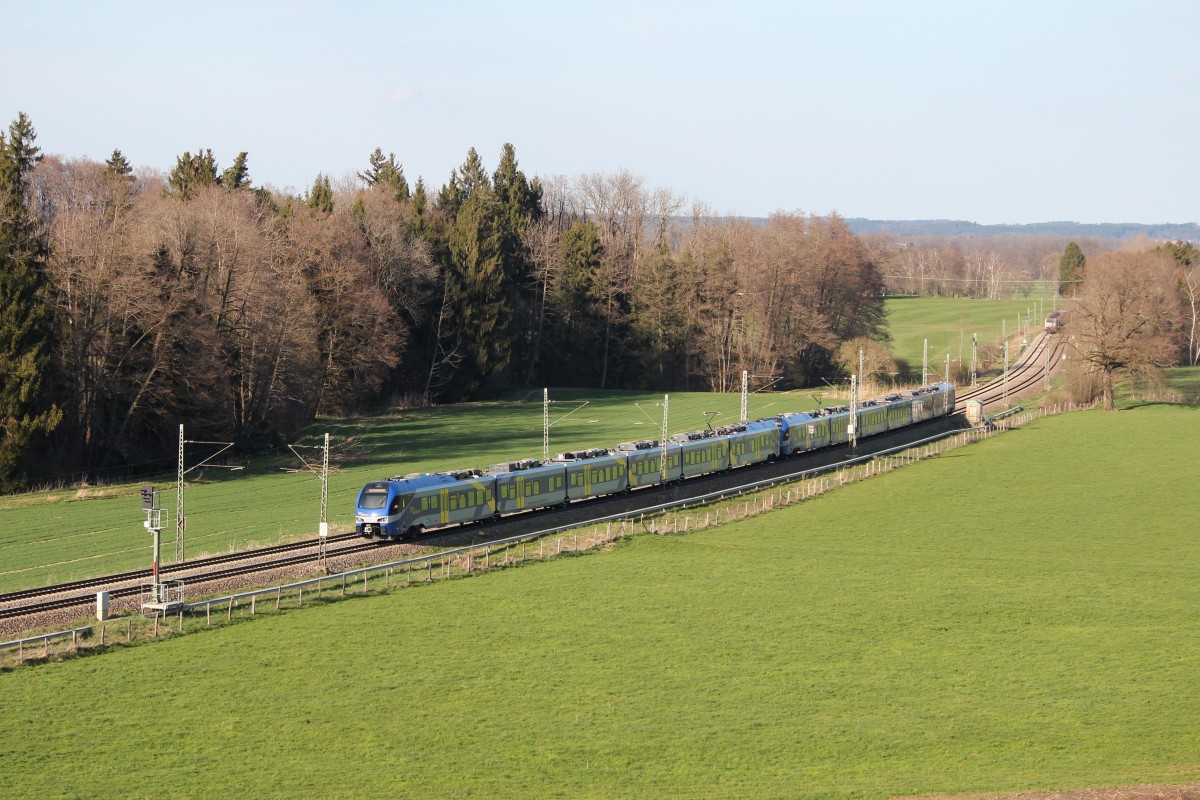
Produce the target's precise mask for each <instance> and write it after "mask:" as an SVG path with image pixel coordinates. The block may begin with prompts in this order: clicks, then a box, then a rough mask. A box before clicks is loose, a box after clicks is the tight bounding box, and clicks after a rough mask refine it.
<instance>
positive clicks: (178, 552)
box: [175, 423, 187, 563]
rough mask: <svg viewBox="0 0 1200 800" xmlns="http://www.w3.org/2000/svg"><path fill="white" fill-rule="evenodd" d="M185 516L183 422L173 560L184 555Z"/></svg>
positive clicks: (181, 425)
mask: <svg viewBox="0 0 1200 800" xmlns="http://www.w3.org/2000/svg"><path fill="white" fill-rule="evenodd" d="M186 531H187V518H186V517H185V516H184V515H183V424H182V423H181V424H180V425H179V470H178V472H177V474H176V476H175V561H176V563H179V562H182V561H183V560H184V557H185V556H186V551H185V547H184V540H183V539H184V535H185V533H186Z"/></svg>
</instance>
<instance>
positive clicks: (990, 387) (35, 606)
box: [0, 334, 1066, 619]
mask: <svg viewBox="0 0 1200 800" xmlns="http://www.w3.org/2000/svg"><path fill="white" fill-rule="evenodd" d="M1065 346H1066V345H1065V341H1064V339H1063V337H1060V336H1047V335H1045V334H1042V335H1040V336H1039V337H1038V338H1037V339H1035V340H1034V342H1033V344H1032V345H1031V346H1030V347H1029V348H1028V349H1027V350H1025V352H1024V353H1023V354H1022V355H1021V357H1020V358H1019V359H1018V360H1017V362H1016V363H1015V364H1014V365H1012V366H1011V367H1010V369H1009V370H1008V374H1007V387H1005V385H1004V384H1005V381H1004V378H1003V376H1002V377H1000V378H996V379H993V380H991V381H989V382H988V383H986V384H983V385H981V386H978V387H976V388H974V389H968V390H966V391H963V392H961V393H959V394H958V396H957V400H958V402H960V403H961V402H963V401H966V400H980V401H982V402H983V404H984V408H985V410H986V408H987V406H989V405H994V404H996V403H1001V402H1003V401H1004V398H1005V395H1006V394H1007V396H1008V398H1009V399H1015V398H1017V397H1018V396H1020V395H1021V394H1024V393H1026V392H1028V391H1029V390H1031V389H1034V388H1038V385H1039V384H1040V383H1042V382H1043V381H1044V380H1045V379H1046V374H1045V373H1046V366H1047V364H1049V368H1050V371H1051V372H1053V371H1054V368H1055V366H1057V364H1058V363H1059V361H1060V359H1061V357H1062V351H1063V349H1064V348H1065ZM1047 351H1049V352H1048V353H1047ZM957 413H958V414H961V413H962V412H961V411H960V412H957ZM882 443H884V442H881V444H882ZM844 447H845V445H841V446H838V447H835V448H831V451H839V450H842V449H843V448H844ZM765 466H766V465H759V466H757V467H756V469H762V468H763V467H765ZM717 477H718V476H707V477H706V478H702V479H700V480H699V481H696V482H695V483H696V485H697V490H698V491H700V492H704V491H707V489H706V488H703V487H704V485H706V484H707V483H709V479H710V478H712V479H715V478H717ZM663 491H667V490H661V489H660V490H653V491H649V492H645V497H644V498H643V499H646V500H650V502H651V503H653V502H656V500H654V499H653V498H654V497H655V496H657V495H658V494H660V493H661V492H663ZM640 494H642V493H639V495H640ZM597 501H600V502H602V503H604V504H605V505H606V506H607V505H608V504H609V503H608V502H605V499H604V498H596V499H595V500H592V501H589V502H588V503H587V505H592V504H593V503H595V502H597ZM609 502H611V501H609ZM546 513H551V512H546ZM541 515H542V514H541V512H539V514H538V516H541ZM527 519H528V518H527V517H526V515H520V516H519V517H517V518H513V519H511V520H509V519H506V520H505V522H504V523H499V524H497V525H495V526H491V527H494V528H496V529H497V533H502V532H503V531H504V530H505V529H507V528H508V527H509V524H508V523H512V524H520V523H521V522H522V521H524V520H527ZM480 535H482V534H480ZM447 536H449V538H451V539H457V538H461V532H460V531H459V530H458V529H457V528H450V529H438V530H435V531H430V532H428V533H427V534H426V535H425V536H422V537H420V539H419V540H418V541H417V542H416V543H418V544H431V545H434V546H439V545H441V544H442V542H441V541H440V540H442V539H445V538H447ZM472 538H474V537H472ZM344 542H354V543H353V544H347V545H346V546H343V547H334V548H332V549H330V550H328V551H327V553H326V555H327V557H337V556H345V555H352V554H355V553H360V552H366V551H369V550H374V549H378V548H379V547H380V544H378V543H375V542H367V543H363V542H361V540H359V539H358V537H357V536H356V535H355V534H353V533H347V534H340V535H337V536H330V537H329V539H328V540H327V543H328V544H329V545H336V544H338V543H344ZM447 544H449V542H447ZM317 545H318V542H317V541H316V540H314V539H307V540H304V541H300V542H291V543H289V544H282V545H275V546H273V547H265V548H260V549H257V550H250V551H245V552H240V553H228V554H224V555H219V556H211V557H209V558H203V559H197V560H196V561H190V562H186V563H183V564H172V565H170V566H167V567H164V568H162V570H161V573H160V574H161V575H162V576H163V577H165V578H171V577H172V576H180V577H186V578H187V579H188V581H189V582H191V583H202V582H209V581H216V580H221V579H224V578H232V577H237V576H243V575H250V574H253V573H256V572H265V571H268V570H272V569H279V568H283V567H289V566H296V565H300V564H305V563H311V562H313V561H315V560H317V558H318V557H319V555H318V553H317V552H316V548H317ZM272 556H279V557H278V558H272ZM264 559H265V560H264ZM198 570H199V571H200V572H197V571H198ZM149 578H150V570H148V569H144V570H137V571H134V572H125V573H120V574H116V575H106V576H101V577H98V578H91V579H87V580H82V581H74V582H71V583H63V584H58V585H55V586H47V587H42V588H39V589H27V590H22V591H17V592H9V593H7V594H0V619H6V618H15V617H25V616H33V615H36V614H40V613H43V612H48V611H56V610H61V609H68V608H73V607H77V606H83V605H87V604H90V603H92V602H93V601H94V599H95V592H96V591H98V590H100V589H107V591H108V592H109V596H110V597H111V598H114V599H116V598H122V597H132V596H136V595H139V594H141V593H142V592H143V591H144V585H143V584H144V583H145V582H146V581H147V580H148V579H149ZM130 584H132V585H130Z"/></svg>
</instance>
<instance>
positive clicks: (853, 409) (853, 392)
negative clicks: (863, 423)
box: [846, 375, 858, 448]
mask: <svg viewBox="0 0 1200 800" xmlns="http://www.w3.org/2000/svg"><path fill="white" fill-rule="evenodd" d="M846 433H848V434H849V435H850V446H851V447H852V448H853V447H858V380H857V376H855V375H851V376H850V424H849V425H848V426H847V428H846Z"/></svg>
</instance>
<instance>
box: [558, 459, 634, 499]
mask: <svg viewBox="0 0 1200 800" xmlns="http://www.w3.org/2000/svg"><path fill="white" fill-rule="evenodd" d="M554 460H555V462H557V463H559V464H562V465H563V467H564V468H565V470H566V476H567V499H568V500H582V499H584V498H587V497H598V496H600V495H603V494H619V493H620V492H623V491H625V490H626V489H628V488H629V477H628V468H629V464H628V461H627V460H626V458H625V456H623V455H619V454H614V453H613V452H612V451H610V450H607V449H602V448H596V449H592V450H577V451H575V452H570V453H559V454H558V458H556V459H554Z"/></svg>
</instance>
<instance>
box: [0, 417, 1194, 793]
mask: <svg viewBox="0 0 1200 800" xmlns="http://www.w3.org/2000/svg"><path fill="white" fill-rule="evenodd" d="M1198 415H1200V411H1198V410H1196V409H1183V408H1168V407H1161V406H1146V407H1141V408H1138V409H1135V410H1132V411H1124V412H1120V413H1117V414H1102V413H1099V412H1086V413H1080V414H1073V415H1068V416H1062V417H1055V418H1050V419H1047V420H1043V421H1041V422H1039V423H1036V424H1034V425H1032V426H1031V427H1029V428H1026V429H1023V430H1021V431H1017V432H1013V433H1009V434H1004V435H1002V436H1000V437H997V438H995V439H991V440H988V441H986V442H984V443H982V444H979V445H976V446H972V447H969V448H966V449H962V450H957V451H954V452H953V453H952V454H951V455H948V456H946V457H943V458H939V459H934V460H933V461H929V462H923V463H921V464H918V465H915V466H913V467H911V468H907V469H903V470H900V471H898V472H893V473H889V474H887V475H885V476H882V477H880V478H877V479H872V480H870V481H865V482H863V483H856V484H852V485H850V486H848V487H846V488H845V489H840V490H838V491H836V492H833V493H831V494H828V495H825V496H822V497H820V498H817V499H815V500H813V501H810V502H806V503H803V504H800V505H798V506H791V507H789V508H787V509H784V510H780V511H776V512H773V513H771V514H767V515H765V516H761V517H756V518H753V519H751V520H747V521H745V522H742V523H737V524H733V525H728V526H723V527H720V528H716V529H710V530H706V531H704V532H701V533H695V534H690V535H685V536H672V537H653V536H645V537H640V538H637V539H635V540H632V541H630V542H627V543H625V544H623V545H621V546H618V547H616V548H615V549H614V550H612V551H611V552H608V553H604V554H600V555H595V556H589V557H586V558H567V559H560V560H556V561H552V562H548V563H542V564H536V565H532V566H529V567H526V568H519V569H515V570H507V571H501V572H498V573H488V574H485V575H484V576H481V577H479V578H473V579H469V580H457V581H451V582H449V583H438V584H434V585H433V586H430V587H426V588H419V589H404V590H393V591H392V592H391V593H388V594H374V595H371V596H367V597H364V598H358V599H354V600H350V601H342V602H336V603H330V604H327V605H316V606H313V607H306V608H305V609H303V610H297V611H289V612H287V613H283V614H276V615H269V616H264V617H259V618H258V619H256V620H254V621H253V622H251V623H249V624H234V625H232V626H227V627H223V628H219V629H214V630H213V631H212V632H210V633H201V634H198V635H188V636H185V637H182V638H179V639H175V640H171V641H163V642H159V643H156V644H153V645H150V646H144V647H134V648H129V649H122V650H118V651H116V652H112V653H109V654H107V655H103V656H99V657H91V658H83V659H77V660H70V661H66V662H64V663H56V664H49V665H43V666H40V667H36V668H27V669H18V670H16V671H14V672H12V673H9V674H6V675H0V684H3V685H2V686H0V715H2V717H3V719H4V720H5V722H6V724H5V725H4V726H3V728H2V729H0V753H2V754H3V763H4V765H5V773H6V775H7V776H8V785H9V786H10V787H11V788H12V789H13V790H14V791H18V790H19V791H20V792H21V794H22V795H23V796H30V797H51V796H149V795H151V794H161V793H162V792H164V791H166V792H167V793H168V794H171V795H174V796H195V797H215V796H230V795H234V794H239V795H252V796H256V797H328V796H390V797H407V796H413V797H416V796H431V795H432V796H450V795H453V796H467V795H473V796H474V795H477V796H504V797H520V796H537V797H544V796H571V797H575V796H604V797H635V796H645V797H697V796H702V797H798V796H804V797H886V796H890V795H896V794H922V793H931V792H968V791H991V790H1012V789H1020V788H1033V787H1072V786H1084V785H1106V784H1107V785H1114V784H1127V783H1138V782H1157V781H1175V782H1182V781H1187V780H1191V779H1195V778H1197V777H1200V765H1198V764H1197V762H1196V758H1195V756H1196V753H1197V752H1200V728H1198V727H1197V726H1196V724H1195V720H1196V719H1197V718H1200V684H1197V682H1196V680H1195V676H1196V674H1197V672H1198V671H1200V623H1198V621H1197V617H1196V614H1195V609H1196V608H1197V607H1198V606H1200V583H1197V582H1196V580H1195V571H1196V564H1197V563H1198V562H1200V535H1198V534H1197V531H1198V530H1200V514H1198V513H1197V511H1196V507H1195V504H1194V477H1195V469H1194V456H1195V453H1196V452H1197V448H1198V447H1200V424H1198V423H1200V416H1198ZM18 787H19V789H18Z"/></svg>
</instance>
